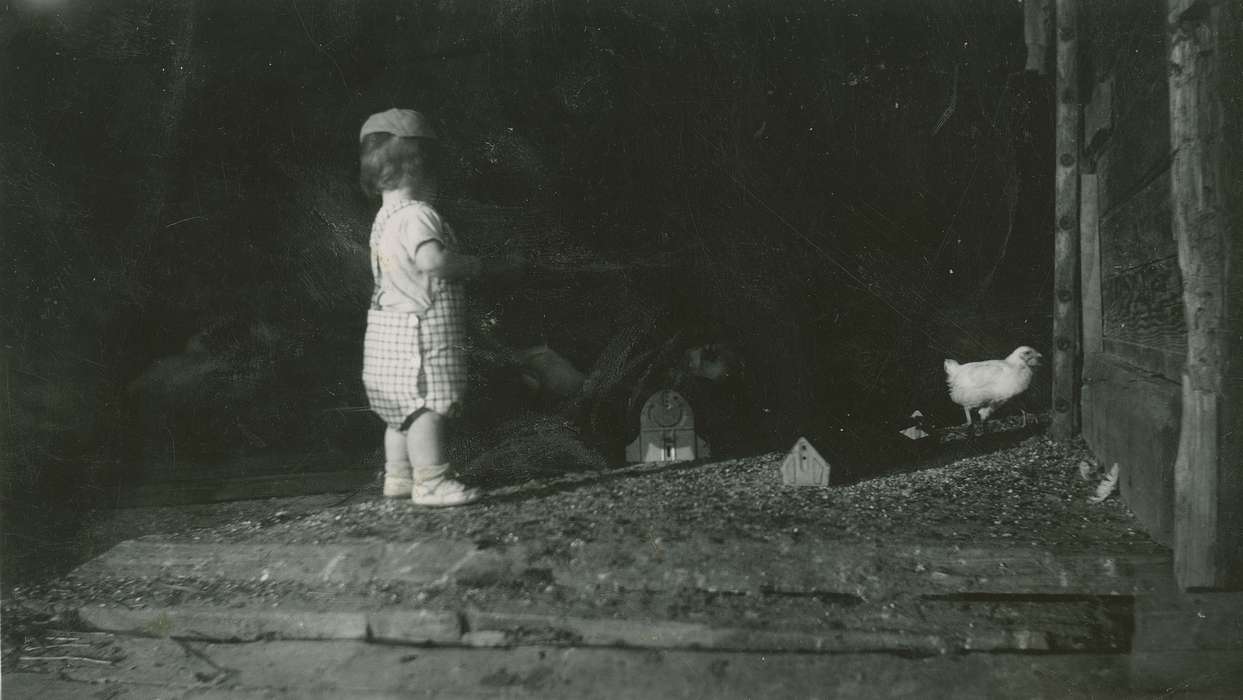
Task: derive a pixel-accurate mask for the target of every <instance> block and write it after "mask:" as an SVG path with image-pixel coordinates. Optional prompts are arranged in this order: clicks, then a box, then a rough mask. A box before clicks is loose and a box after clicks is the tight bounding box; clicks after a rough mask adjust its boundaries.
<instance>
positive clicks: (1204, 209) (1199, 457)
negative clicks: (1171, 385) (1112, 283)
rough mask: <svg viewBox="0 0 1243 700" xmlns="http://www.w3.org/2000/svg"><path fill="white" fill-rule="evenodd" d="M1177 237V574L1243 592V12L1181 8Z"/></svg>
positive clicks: (1173, 70)
mask: <svg viewBox="0 0 1243 700" xmlns="http://www.w3.org/2000/svg"><path fill="white" fill-rule="evenodd" d="M1168 8H1169V17H1168V20H1169V21H1168V26H1169V27H1170V32H1171V35H1170V41H1169V47H1170V57H1169V66H1170V71H1169V86H1170V87H1169V92H1170V108H1169V112H1170V115H1171V116H1170V119H1171V140H1172V145H1173V152H1174V159H1173V164H1172V166H1171V168H1172V170H1171V184H1172V195H1171V196H1172V202H1173V212H1174V216H1173V222H1174V231H1175V234H1176V236H1177V240H1178V261H1179V265H1180V267H1181V269H1182V276H1183V300H1184V304H1185V310H1186V318H1187V319H1188V326H1189V327H1188V335H1187V365H1186V372H1185V374H1184V378H1183V391H1182V398H1183V415H1182V432H1181V439H1180V442H1179V450H1178V459H1177V461H1176V463H1175V467H1174V494H1175V499H1174V515H1175V528H1174V535H1175V537H1174V553H1175V556H1174V570H1175V575H1176V577H1177V579H1178V582H1179V584H1180V585H1182V586H1183V587H1184V588H1200V587H1203V588H1228V587H1243V532H1240V527H1239V525H1240V523H1243V476H1241V475H1240V472H1241V471H1243V456H1241V455H1240V450H1239V447H1240V442H1239V437H1238V435H1239V433H1240V431H1241V429H1243V419H1241V417H1243V410H1241V408H1243V407H1241V406H1240V404H1241V403H1243V388H1241V387H1240V381H1239V371H1238V366H1239V360H1238V359H1237V357H1236V356H1237V354H1238V353H1239V351H1240V348H1239V346H1238V343H1239V336H1240V334H1241V333H1243V315H1241V314H1239V313H1238V311H1237V310H1232V309H1237V304H1233V303H1232V297H1233V296H1235V295H1237V294H1238V293H1239V290H1240V289H1241V288H1243V286H1241V285H1243V275H1241V274H1240V273H1239V267H1240V263H1243V259H1241V258H1243V255H1241V252H1243V246H1240V245H1239V241H1237V240H1236V239H1237V238H1238V237H1239V236H1240V235H1243V234H1241V233H1240V231H1239V221H1240V218H1239V216H1238V213H1239V211H1240V208H1241V207H1243V177H1241V176H1240V175H1239V173H1238V171H1239V169H1240V166H1243V147H1241V145H1240V144H1241V143H1243V142H1241V141H1240V137H1239V135H1238V132H1239V129H1240V127H1243V104H1240V101H1239V99H1238V89H1239V88H1238V75H1239V69H1240V67H1243V60H1241V58H1240V56H1241V51H1240V49H1239V42H1240V41H1241V40H1243V28H1240V26H1239V23H1238V20H1239V10H1238V7H1237V3H1231V2H1205V1H1204V0H1197V1H1195V2H1190V1H1188V0H1170V2H1169V5H1168Z"/></svg>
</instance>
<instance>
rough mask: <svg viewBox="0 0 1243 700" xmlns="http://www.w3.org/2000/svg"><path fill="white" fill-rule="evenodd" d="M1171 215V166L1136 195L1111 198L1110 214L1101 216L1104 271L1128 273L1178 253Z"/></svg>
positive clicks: (1112, 274)
mask: <svg viewBox="0 0 1243 700" xmlns="http://www.w3.org/2000/svg"><path fill="white" fill-rule="evenodd" d="M1120 159H1122V158H1115V159H1114V160H1120ZM1170 216H1171V214H1170V171H1169V170H1163V171H1161V173H1160V174H1159V175H1158V176H1156V177H1154V178H1152V179H1151V180H1150V181H1149V182H1148V183H1147V184H1146V185H1145V186H1144V187H1142V188H1141V189H1140V190H1139V191H1137V192H1136V193H1135V194H1134V195H1133V196H1131V197H1128V198H1126V199H1125V200H1123V201H1114V202H1111V203H1110V211H1109V214H1108V215H1107V216H1104V217H1102V218H1101V271H1102V274H1103V275H1104V276H1105V277H1112V276H1114V275H1120V274H1125V273H1126V272H1128V271H1129V270H1131V269H1132V268H1135V267H1139V266H1142V265H1146V264H1148V263H1150V262H1153V261H1154V260H1161V259H1163V258H1170V257H1174V256H1175V255H1177V254H1178V244H1177V243H1176V242H1175V240H1174V234H1173V229H1172V226H1173V223H1172V222H1171V219H1170Z"/></svg>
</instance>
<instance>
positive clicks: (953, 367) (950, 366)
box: [945, 360, 961, 377]
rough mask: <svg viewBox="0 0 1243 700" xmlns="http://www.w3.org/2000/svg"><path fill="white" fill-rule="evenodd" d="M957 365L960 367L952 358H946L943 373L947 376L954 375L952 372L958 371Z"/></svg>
mask: <svg viewBox="0 0 1243 700" xmlns="http://www.w3.org/2000/svg"><path fill="white" fill-rule="evenodd" d="M959 367H961V365H959V364H958V363H957V362H955V361H954V360H946V361H945V375H946V376H948V377H952V376H954V374H955V373H957V372H958V368H959Z"/></svg>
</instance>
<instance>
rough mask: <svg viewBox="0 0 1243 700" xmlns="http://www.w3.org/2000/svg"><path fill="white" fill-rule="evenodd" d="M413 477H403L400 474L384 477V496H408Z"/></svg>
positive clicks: (412, 484)
mask: <svg viewBox="0 0 1243 700" xmlns="http://www.w3.org/2000/svg"><path fill="white" fill-rule="evenodd" d="M413 486H414V479H403V478H402V477H400V476H386V477H384V497H385V498H409V497H410V490H411V488H412V487H413Z"/></svg>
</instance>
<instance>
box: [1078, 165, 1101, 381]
mask: <svg viewBox="0 0 1243 700" xmlns="http://www.w3.org/2000/svg"><path fill="white" fill-rule="evenodd" d="M1097 178H1098V176H1097V175H1094V174H1093V175H1089V174H1084V175H1082V176H1081V177H1080V179H1079V286H1080V293H1081V294H1082V297H1083V299H1082V304H1083V307H1082V308H1083V311H1082V318H1081V322H1082V324H1083V326H1082V333H1083V354H1084V356H1085V358H1086V356H1087V355H1088V354H1090V353H1094V352H1100V351H1101V261H1100V221H1099V213H1100V209H1099V206H1098V205H1099V199H1098V197H1097V195H1098V188H1097Z"/></svg>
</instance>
